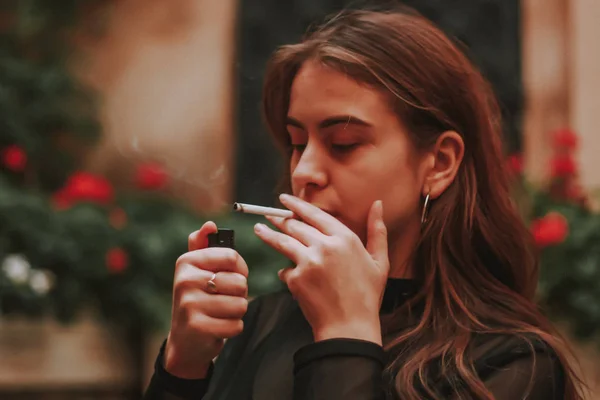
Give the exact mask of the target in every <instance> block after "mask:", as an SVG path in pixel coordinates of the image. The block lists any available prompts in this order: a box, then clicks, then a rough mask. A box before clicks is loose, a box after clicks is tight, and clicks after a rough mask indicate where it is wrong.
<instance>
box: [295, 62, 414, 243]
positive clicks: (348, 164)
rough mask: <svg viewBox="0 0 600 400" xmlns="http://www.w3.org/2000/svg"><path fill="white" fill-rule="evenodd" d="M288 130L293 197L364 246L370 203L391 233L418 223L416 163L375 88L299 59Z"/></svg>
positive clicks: (408, 142) (411, 147) (392, 115)
mask: <svg viewBox="0 0 600 400" xmlns="http://www.w3.org/2000/svg"><path fill="white" fill-rule="evenodd" d="M287 130H288V133H289V135H290V140H291V143H292V145H293V147H294V150H293V154H292V158H291V162H290V169H291V170H290V172H291V183H292V192H293V194H294V195H296V196H298V197H300V198H302V199H304V200H306V201H308V202H310V203H312V204H314V205H316V206H318V207H319V208H321V209H323V210H325V211H326V212H328V213H329V214H332V215H333V216H335V217H336V218H337V219H339V220H340V221H342V222H343V223H344V224H345V225H346V226H348V227H349V228H350V229H351V230H352V231H354V232H355V233H356V234H357V235H358V236H359V237H360V238H361V239H362V240H363V241H364V239H365V234H366V223H367V215H368V212H369V209H370V207H371V205H372V204H373V202H374V201H375V200H382V201H383V210H384V218H385V222H386V225H387V227H388V231H389V232H390V234H392V233H393V232H402V231H405V230H407V229H406V228H408V227H409V226H412V227H414V226H415V225H416V226H418V224H419V221H420V217H421V215H420V198H421V193H422V190H423V182H424V174H423V173H422V172H421V171H423V168H421V166H422V164H423V158H422V157H420V156H418V153H417V151H416V150H415V148H414V146H413V145H412V143H411V141H410V140H409V137H408V135H407V133H406V131H405V129H404V128H403V127H402V125H401V123H400V121H399V120H398V118H397V117H396V115H395V114H394V113H393V112H392V110H391V109H390V107H389V105H388V102H387V101H386V99H385V97H384V95H382V94H381V93H380V92H379V91H377V90H375V89H372V88H369V87H367V86H366V85H363V84H360V83H357V82H356V81H354V80H352V79H351V78H350V77H348V76H346V75H344V74H342V73H339V72H337V71H335V70H333V69H331V68H328V67H326V66H323V65H321V64H319V63H317V62H306V63H305V64H304V65H303V66H302V68H301V69H300V71H299V72H298V74H297V75H296V78H295V80H294V82H293V84H292V88H291V96H290V106H289V110H288V121H287ZM408 230H412V229H408Z"/></svg>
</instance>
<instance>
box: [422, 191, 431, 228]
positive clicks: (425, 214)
mask: <svg viewBox="0 0 600 400" xmlns="http://www.w3.org/2000/svg"><path fill="white" fill-rule="evenodd" d="M428 207H429V193H427V195H426V196H425V201H424V202H423V212H422V213H421V225H423V224H424V223H425V222H427V213H428V211H429V210H428Z"/></svg>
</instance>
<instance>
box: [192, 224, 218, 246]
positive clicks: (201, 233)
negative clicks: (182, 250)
mask: <svg viewBox="0 0 600 400" xmlns="http://www.w3.org/2000/svg"><path fill="white" fill-rule="evenodd" d="M217 231H218V229H217V225H216V224H215V223H214V222H213V221H207V222H205V223H204V225H202V227H201V228H200V229H198V230H197V231H195V232H192V233H191V234H190V236H188V251H194V250H200V249H204V248H206V247H208V235H209V234H211V233H216V232H217Z"/></svg>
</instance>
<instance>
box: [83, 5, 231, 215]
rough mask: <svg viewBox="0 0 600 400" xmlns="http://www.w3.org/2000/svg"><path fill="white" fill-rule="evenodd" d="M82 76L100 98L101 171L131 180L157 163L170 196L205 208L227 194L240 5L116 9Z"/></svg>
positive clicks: (97, 160) (97, 164)
mask: <svg viewBox="0 0 600 400" xmlns="http://www.w3.org/2000/svg"><path fill="white" fill-rule="evenodd" d="M114 4H115V5H114V9H113V14H112V17H111V20H110V25H109V29H108V36H107V37H105V38H103V39H102V40H101V41H100V42H98V43H94V44H92V45H90V46H89V48H90V50H91V55H92V57H91V61H90V62H89V63H88V66H87V67H86V69H85V70H83V71H82V72H83V73H84V75H85V77H86V78H87V80H88V81H89V82H91V83H92V84H93V85H94V86H95V87H97V88H98V89H99V90H100V92H101V94H102V95H103V97H104V99H103V106H104V109H103V111H102V123H103V125H104V129H105V132H104V141H103V143H102V145H101V146H100V148H99V149H98V151H97V152H96V154H94V155H93V157H92V158H91V160H90V166H91V167H92V168H93V169H95V170H100V171H103V172H105V173H109V174H110V175H112V177H114V178H116V179H117V180H119V179H121V180H125V178H126V177H127V176H128V175H127V174H128V173H129V172H130V171H131V169H132V166H133V163H134V162H137V161H149V160H153V161H160V162H164V163H165V164H166V166H167V170H168V173H169V174H170V175H171V177H172V179H173V187H172V191H173V192H175V193H176V195H177V196H179V197H181V198H185V199H188V200H190V201H192V202H193V204H194V205H197V206H198V207H202V208H206V207H209V208H214V207H216V206H219V205H221V204H222V203H223V202H224V201H228V200H229V197H230V186H231V185H230V183H231V172H232V169H233V157H232V151H231V150H232V149H233V146H232V142H233V140H234V138H233V127H234V125H233V122H234V119H235V117H234V110H233V106H232V104H233V100H234V96H235V86H234V82H233V76H234V75H233V73H234V65H235V62H234V56H235V54H234V33H235V7H236V1H235V0H220V1H212V0H169V1H168V2H167V1H159V0H146V1H141V0H136V1H128V2H115V3H114Z"/></svg>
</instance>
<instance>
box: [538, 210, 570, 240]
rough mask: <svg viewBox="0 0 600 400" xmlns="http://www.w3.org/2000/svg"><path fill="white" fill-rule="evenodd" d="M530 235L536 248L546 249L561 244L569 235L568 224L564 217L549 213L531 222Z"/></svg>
mask: <svg viewBox="0 0 600 400" xmlns="http://www.w3.org/2000/svg"><path fill="white" fill-rule="evenodd" d="M531 233H532V234H533V238H534V240H535V242H536V243H537V245H538V246H540V247H546V246H551V245H556V244H559V243H562V242H563V241H564V240H565V238H566V237H567V235H568V234H569V223H568V221H567V219H566V218H565V216H564V215H562V214H560V213H557V212H550V213H548V214H547V215H546V216H544V217H543V218H540V219H537V220H535V221H533V223H532V224H531Z"/></svg>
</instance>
